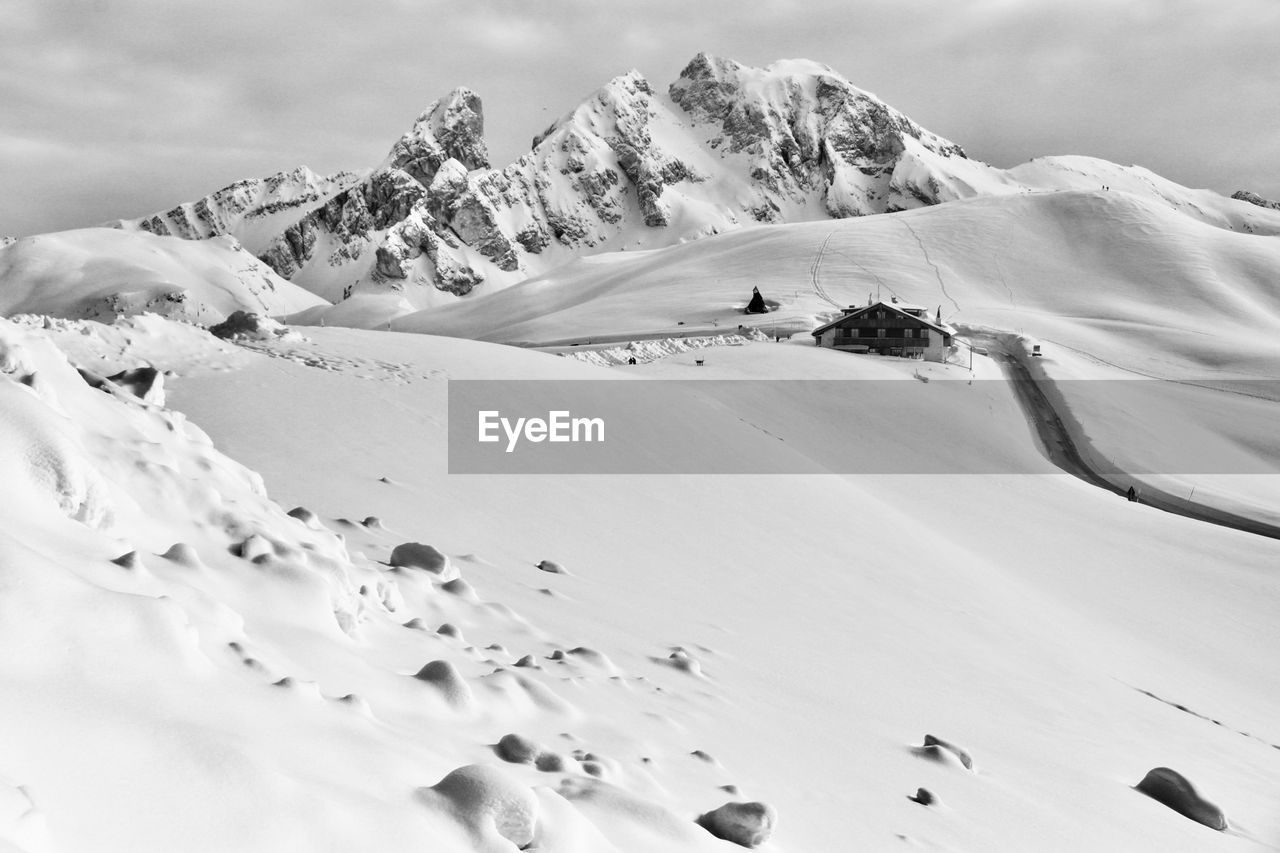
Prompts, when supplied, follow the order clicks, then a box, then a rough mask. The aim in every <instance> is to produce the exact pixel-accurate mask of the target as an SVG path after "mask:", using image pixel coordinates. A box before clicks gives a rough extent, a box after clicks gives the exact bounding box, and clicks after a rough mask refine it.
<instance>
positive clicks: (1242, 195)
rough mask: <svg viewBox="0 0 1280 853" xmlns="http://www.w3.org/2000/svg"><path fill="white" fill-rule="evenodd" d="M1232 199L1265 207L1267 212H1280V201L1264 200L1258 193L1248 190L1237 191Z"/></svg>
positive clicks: (1232, 195)
mask: <svg viewBox="0 0 1280 853" xmlns="http://www.w3.org/2000/svg"><path fill="white" fill-rule="evenodd" d="M1231 197H1232V198H1234V199H1238V200H1240V201H1247V202H1249V204H1256V205H1257V206H1258V207H1265V208H1266V209H1267V210H1280V201H1272V200H1271V199H1268V198H1263V197H1262V196H1260V195H1258V194H1257V193H1251V192H1249V191H1248V190H1236V191H1235V192H1233V193H1232V194H1231Z"/></svg>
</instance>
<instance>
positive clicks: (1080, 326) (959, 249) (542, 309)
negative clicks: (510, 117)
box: [331, 187, 1280, 376]
mask: <svg viewBox="0 0 1280 853" xmlns="http://www.w3.org/2000/svg"><path fill="white" fill-rule="evenodd" d="M1266 216H1267V213H1266V212H1264V211H1259V217H1260V219H1259V220H1258V221H1259V222H1264V223H1266V224H1268V225H1272V224H1275V225H1280V216H1274V215H1273V216H1271V218H1270V219H1266V218H1265V217H1266ZM1277 281H1280V240H1277V239H1276V238H1275V237H1264V236H1259V235H1256V234H1249V233H1243V232H1241V231H1234V230H1231V229H1229V228H1222V227H1215V226H1212V225H1209V224H1206V223H1205V222H1204V221H1203V220H1202V219H1199V218H1197V217H1195V216H1192V215H1187V214H1186V212H1185V211H1184V210H1181V209H1178V208H1175V207H1171V206H1170V205H1168V204H1165V203H1159V202H1155V201H1153V200H1152V199H1151V198H1150V197H1149V196H1147V195H1145V194H1142V193H1133V192H1128V191H1123V190H1120V189H1119V188H1118V187H1115V188H1113V189H1111V190H1108V191H1101V190H1094V191H1064V192H1053V193H1023V194H1018V195H1013V196H994V197H984V198H976V199H971V200H965V201H957V202H953V203H949V204H945V205H939V206H935V207H930V208H927V209H921V210H914V211H910V212H903V213H898V214H894V215H892V216H877V217H863V218H857V219H847V220H842V221H839V222H814V223H804V224H798V225H782V226H776V227H771V228H760V229H753V230H750V231H739V232H735V233H732V234H725V235H721V236H718V237H715V238H712V239H708V240H702V241H698V242H696V243H690V244H686V245H683V246H678V247H673V248H671V249H666V250H663V251H657V252H644V253H632V252H623V253H616V254H611V255H601V256H596V257H592V258H587V259H584V260H581V261H578V262H576V263H574V264H571V265H568V266H565V267H563V268H561V269H559V270H556V271H554V272H552V273H549V274H547V275H545V276H543V277H541V278H538V279H533V280H530V281H527V282H523V283H521V284H519V285H517V286H515V287H511V288H508V289H507V290H504V291H501V292H499V293H496V294H493V295H490V296H488V297H485V298H483V299H474V300H468V301H466V302H463V303H460V304H458V305H454V306H450V307H448V308H444V309H439V310H435V311H424V312H420V313H418V314H414V315H411V316H408V317H404V318H401V319H399V320H396V321H395V322H393V323H392V327H393V328H395V329H399V330H402V331H417V332H427V333H431V334H448V335H456V336H459V337H469V338H479V339H483V340H493V341H500V342H505V343H518V342H552V341H561V340H564V339H566V338H573V339H577V340H582V341H585V340H586V339H588V338H596V339H602V338H603V337H604V336H607V335H617V334H620V333H624V332H626V331H628V330H635V331H637V332H638V331H645V332H655V331H659V330H667V331H670V332H677V331H680V330H681V328H682V327H683V329H689V330H692V329H701V328H707V329H710V328H720V329H725V328H729V329H732V328H733V327H735V326H737V325H739V324H746V325H748V326H751V327H755V328H760V329H763V330H765V331H768V330H770V329H774V328H781V329H784V330H787V331H788V332H792V331H799V330H801V329H803V330H805V331H808V330H809V329H812V328H813V327H814V326H815V325H816V324H817V320H818V318H821V317H824V316H826V315H828V314H830V313H831V312H833V311H835V310H837V309H838V308H840V307H842V306H846V305H854V304H857V305H861V304H865V303H866V301H867V299H868V296H869V295H871V294H875V293H879V294H880V295H881V296H882V297H883V298H885V299H888V298H890V297H891V296H896V297H899V298H901V299H902V300H904V301H907V302H912V303H916V304H922V305H928V306H935V305H936V306H940V307H941V309H942V314H943V317H944V318H946V319H947V320H949V321H951V322H959V323H968V324H978V325H987V326H993V327H995V328H1000V329H1010V330H1018V331H1022V332H1025V333H1026V334H1029V335H1035V336H1038V337H1041V338H1051V339H1054V340H1061V341H1063V342H1064V343H1068V344H1071V345H1072V346H1077V347H1081V348H1084V349H1087V350H1090V351H1096V352H1099V353H1102V352H1107V353H1110V354H1111V355H1112V356H1113V357H1117V358H1118V359H1120V360H1122V361H1125V362H1126V363H1127V364H1128V366H1131V367H1143V368H1150V369H1151V370H1152V371H1153V372H1157V373H1160V372H1161V371H1162V370H1163V375H1175V374H1176V373H1177V372H1178V371H1181V372H1182V373H1183V374H1184V375H1185V374H1187V373H1196V372H1199V373H1201V374H1202V375H1203V374H1204V373H1205V372H1206V371H1214V372H1219V371H1225V370H1231V369H1234V370H1238V371H1239V372H1240V373H1241V374H1242V375H1246V376H1267V375H1273V374H1269V373H1268V372H1267V371H1269V370H1272V369H1273V366H1274V365H1277V364H1280V335H1278V333H1280V288H1277V286H1276V282H1277ZM753 285H755V286H758V287H759V288H760V289H761V291H762V292H763V293H764V294H765V295H766V296H767V297H769V298H771V299H773V300H775V301H776V302H778V303H779V307H778V309H777V310H776V311H774V312H771V313H769V314H763V315H756V316H744V315H743V314H742V308H743V306H744V305H745V304H746V301H747V299H748V298H749V297H750V295H751V286H753ZM334 315H339V314H338V312H337V311H335V312H334ZM331 316H333V315H331ZM339 316H340V315H339ZM712 324H716V325H715V326H713V325H712ZM1243 341H1247V342H1248V344H1247V346H1242V342H1243Z"/></svg>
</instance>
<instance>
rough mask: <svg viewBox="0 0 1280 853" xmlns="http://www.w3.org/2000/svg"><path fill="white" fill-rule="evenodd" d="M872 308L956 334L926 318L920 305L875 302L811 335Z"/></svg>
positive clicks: (952, 330) (949, 328)
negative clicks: (895, 313)
mask: <svg viewBox="0 0 1280 853" xmlns="http://www.w3.org/2000/svg"><path fill="white" fill-rule="evenodd" d="M872 308H888V309H889V310H891V311H896V312H897V313H899V314H901V315H902V316H904V317H910V318H911V319H912V320H918V321H920V322H921V323H923V324H924V325H926V326H928V327H929V328H931V329H937V330H938V331H939V332H942V333H943V334H944V335H954V334H955V333H956V330H955V329H954V328H952V327H951V326H948V325H947V324H946V323H935V322H933V321H932V320H930V319H929V318H928V316H926V314H927V311H926V309H925V308H923V307H921V306H919V305H907V304H905V303H902V302H873V303H871V304H870V305H864V306H862V307H861V308H858V309H856V310H854V311H849V312H847V313H845V314H842V315H841V316H839V317H837V318H835V319H834V320H832V321H831V322H830V323H824V324H823V325H821V326H819V327H818V328H816V329H814V330H813V331H812V332H810V333H809V334H811V335H813V336H815V337H817V336H818V335H820V334H822V333H823V332H825V331H826V330H827V329H830V328H832V327H833V326H838V325H840V324H841V323H843V322H844V321H845V320H848V319H849V318H851V317H857V316H858V315H859V314H864V313H866V312H867V311H870V310H871V309H872ZM913 311H921V312H925V313H921V314H915V313H912V312H913Z"/></svg>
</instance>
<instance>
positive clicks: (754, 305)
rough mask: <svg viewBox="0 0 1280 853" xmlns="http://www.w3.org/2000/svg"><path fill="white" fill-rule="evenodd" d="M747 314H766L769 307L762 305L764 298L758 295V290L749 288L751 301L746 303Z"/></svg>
mask: <svg viewBox="0 0 1280 853" xmlns="http://www.w3.org/2000/svg"><path fill="white" fill-rule="evenodd" d="M747 313H748V314H768V313H769V306H768V305H765V304H764V297H763V296H761V295H760V288H758V287H753V288H751V301H750V302H748V303H747Z"/></svg>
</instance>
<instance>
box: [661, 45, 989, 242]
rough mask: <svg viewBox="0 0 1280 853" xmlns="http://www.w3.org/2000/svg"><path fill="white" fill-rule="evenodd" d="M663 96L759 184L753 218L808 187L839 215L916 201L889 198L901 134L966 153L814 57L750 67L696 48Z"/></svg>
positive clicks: (772, 216) (774, 214)
mask: <svg viewBox="0 0 1280 853" xmlns="http://www.w3.org/2000/svg"><path fill="white" fill-rule="evenodd" d="M670 94H671V99H672V100H673V101H674V102H675V103H676V104H678V105H679V106H680V107H681V108H682V109H684V111H685V112H686V113H688V114H689V116H690V117H691V118H692V119H693V120H694V122H696V123H697V124H698V125H699V126H701V127H702V128H704V129H706V130H710V131H712V134H711V135H706V136H704V139H705V141H706V144H707V145H709V146H710V147H711V148H713V149H720V150H723V151H725V152H728V153H730V154H743V155H745V156H746V158H747V162H748V164H749V165H748V168H749V175H750V177H751V179H752V180H753V181H754V182H755V183H756V184H757V185H758V187H759V188H760V189H761V190H762V191H763V192H761V193H760V194H759V196H760V204H759V205H758V206H757V207H755V208H753V210H752V215H753V216H754V217H755V218H756V219H758V220H760V221H765V222H773V221H778V220H779V219H780V218H785V217H783V216H781V215H780V214H781V206H780V205H781V204H782V203H785V202H786V201H787V200H800V199H804V198H805V197H806V196H809V195H812V194H816V195H818V196H819V197H820V198H821V199H822V201H823V203H824V205H825V207H826V209H827V212H828V213H829V214H830V215H831V216H833V217H838V218H839V217H847V216H860V215H864V214H869V213H883V212H885V211H886V210H893V209H899V208H901V207H903V206H915V205H910V204H906V205H904V204H903V203H902V201H900V200H898V201H896V202H895V199H894V195H895V193H894V192H892V190H893V189H894V187H892V178H893V174H894V170H895V168H896V166H897V164H898V160H899V158H900V157H901V155H902V154H903V152H904V151H905V150H907V147H908V144H909V143H908V141H907V140H911V141H912V142H914V143H915V144H916V145H918V146H919V147H922V148H923V149H925V150H926V151H929V152H932V153H933V154H936V155H938V156H939V157H955V158H960V159H963V158H964V156H965V154H964V151H962V150H961V149H960V147H959V146H958V145H955V144H953V143H951V142H948V141H946V140H945V139H942V138H940V137H938V136H935V135H934V134H932V133H929V132H928V131H926V130H923V129H922V128H921V127H920V126H919V125H917V124H915V122H913V121H911V120H910V119H909V118H907V117H906V116H904V115H902V114H901V113H899V112H897V111H896V110H893V109H891V108H890V107H888V106H886V105H885V104H883V103H882V102H880V101H879V100H877V99H876V98H875V97H874V96H872V95H870V94H868V93H866V92H863V91H861V90H860V89H857V88H855V87H854V86H852V85H850V84H849V83H848V82H847V81H845V80H844V79H843V78H841V77H840V76H839V75H837V74H836V73H835V72H833V71H832V70H831V69H829V68H827V67H825V66H821V65H817V64H815V63H810V62H801V61H795V62H781V63H776V64H775V65H772V66H770V67H769V68H767V69H764V70H759V69H754V68H747V67H745V66H743V65H740V64H738V63H736V62H733V61H732V60H727V59H718V58H716V57H712V56H708V55H707V54H705V53H701V54H698V56H696V57H694V59H693V61H692V62H690V63H689V65H688V66H686V67H685V69H684V71H682V72H681V74H680V79H679V80H677V81H676V82H675V83H673V84H672V85H671V89H670ZM704 133H705V130H704ZM910 195H911V197H912V198H914V199H915V200H916V201H918V202H920V203H923V204H935V203H937V201H939V199H938V198H936V197H935V196H932V195H930V194H928V193H923V194H917V193H911V194H910Z"/></svg>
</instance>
